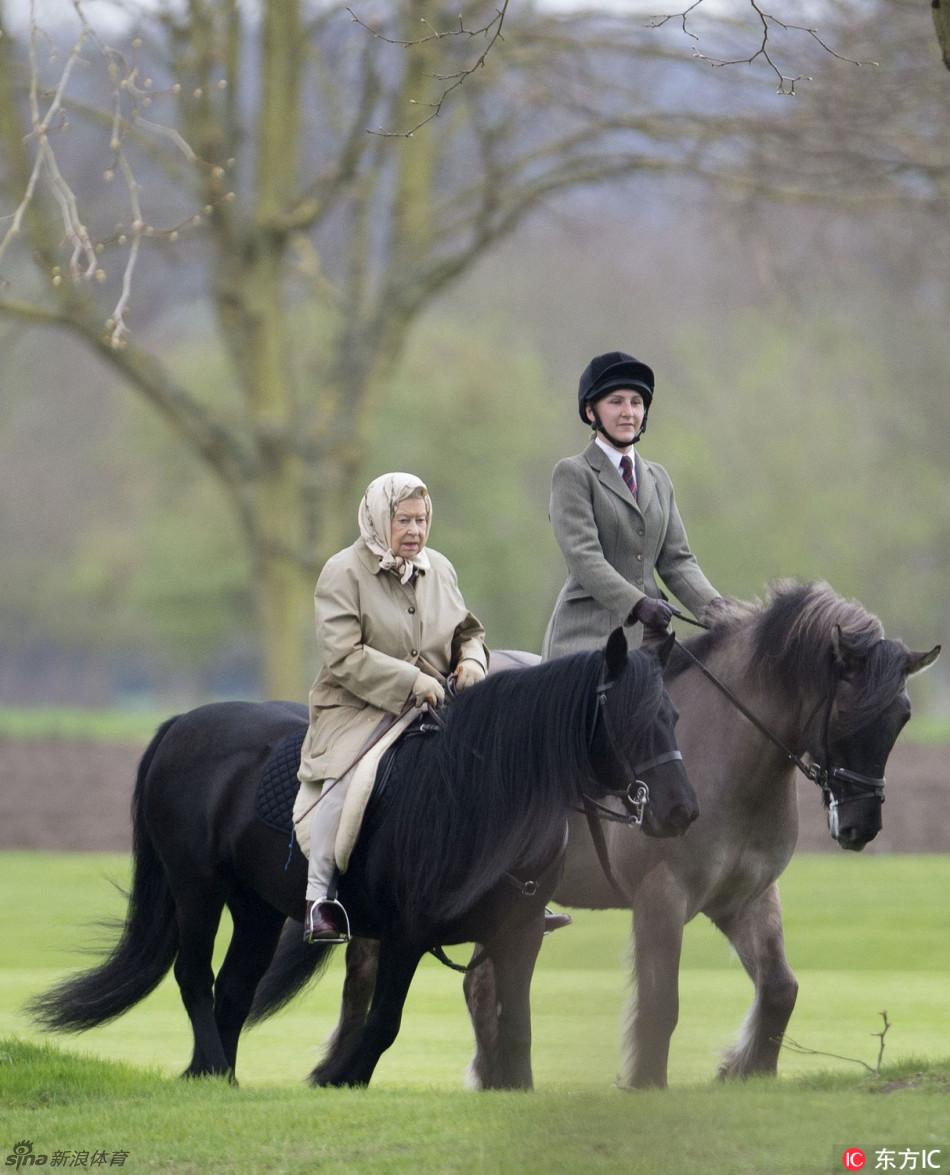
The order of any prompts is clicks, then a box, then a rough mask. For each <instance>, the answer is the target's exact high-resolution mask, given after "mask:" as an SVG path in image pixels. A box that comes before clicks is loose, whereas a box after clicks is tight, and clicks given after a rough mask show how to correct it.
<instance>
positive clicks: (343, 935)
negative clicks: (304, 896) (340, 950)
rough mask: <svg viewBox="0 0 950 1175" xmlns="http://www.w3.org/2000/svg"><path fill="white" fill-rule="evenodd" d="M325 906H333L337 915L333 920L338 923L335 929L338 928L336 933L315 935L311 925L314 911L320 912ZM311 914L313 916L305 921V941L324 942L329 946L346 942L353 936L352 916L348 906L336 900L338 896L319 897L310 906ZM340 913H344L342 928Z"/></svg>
mask: <svg viewBox="0 0 950 1175" xmlns="http://www.w3.org/2000/svg"><path fill="white" fill-rule="evenodd" d="M325 906H332V907H333V911H334V915H336V916H335V917H334V919H333V921H334V922H335V923H336V927H335V929H336V930H337V934H336V935H330V934H320V935H314V933H313V930H312V927H311V918H312V915H313V914H314V912H316V913H320V911H321V908H322V907H325ZM310 915H311V917H308V918H307V920H306V921H305V922H304V935H303V937H304V942H307V943H323V944H325V945H327V946H334V945H337V944H339V943H345V942H349V941H350V938H351V935H350V918H349V915H348V914H347V912H346V907H345V906H344V905H343V903H342V902H338V901H337V900H336V898H317V899H316V900H315V901H314V903H313V905H312V906H311V908H310ZM340 915H342V922H343V927H342V929H341V928H340V925H339V923H340V921H341V918H340Z"/></svg>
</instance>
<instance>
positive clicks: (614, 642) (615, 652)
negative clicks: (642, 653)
mask: <svg viewBox="0 0 950 1175" xmlns="http://www.w3.org/2000/svg"><path fill="white" fill-rule="evenodd" d="M604 661H605V663H606V667H607V680H608V681H613V679H614V678H615V677H619V676H620V674H621V673H623V671H624V669H625V668H626V665H627V637H626V635H625V633H624V631H623V629H622V628H615V629H614V630H613V632H612V633H611V634H610V636H609V637H608V638H607V648H606V649H604Z"/></svg>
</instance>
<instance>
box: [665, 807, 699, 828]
mask: <svg viewBox="0 0 950 1175" xmlns="http://www.w3.org/2000/svg"><path fill="white" fill-rule="evenodd" d="M698 815H699V809H698V808H697V807H696V806H695V804H691V805H690V806H689V807H687V805H686V804H677V805H676V807H675V808H674V809H673V811H672V812H671V813H670V823H671V824H672V825H673V827H674V828H677V829H679V831H680V832H685V831H686V829H687V828H689V826H690V825H691V824H692V823H693V821H694V820H695V819H696V817H697V816H698Z"/></svg>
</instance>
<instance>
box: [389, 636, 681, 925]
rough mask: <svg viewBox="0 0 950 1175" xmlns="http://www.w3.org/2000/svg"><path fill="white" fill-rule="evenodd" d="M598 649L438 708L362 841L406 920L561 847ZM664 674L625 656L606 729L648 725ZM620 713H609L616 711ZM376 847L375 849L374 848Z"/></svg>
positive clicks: (587, 760) (472, 894)
mask: <svg viewBox="0 0 950 1175" xmlns="http://www.w3.org/2000/svg"><path fill="white" fill-rule="evenodd" d="M602 663H603V653H602V652H594V653H576V654H572V655H569V656H566V657H560V658H557V659H556V660H554V661H549V662H546V663H544V664H541V665H537V666H534V667H532V668H527V669H518V670H511V671H507V672H502V673H497V674H492V675H490V676H489V677H488V678H486V679H485V681H483V682H482V683H481V684H479V685H478V686H475V687H473V688H471V689H468V690H466V691H465V692H464V693H463V694H461V695H460V696H459V697H458V698H457V699H456V700H455V701H454V702H453V703H452V704H451V705H450V706H448V707H447V708H446V710H445V711H443V713H444V715H445V728H444V730H443V731H442V733H440V734H438V735H434V736H432V737H431V738H429V739H426V740H420V741H424V745H423V746H422V747H421V748H420V750H419V753H417V754H416V755H415V756H414V758H413V762H412V771H411V775H409V776H408V777H407V778H406V781H405V785H404V786H401V787H398V788H397V789H395V793H394V795H393V796H392V799H391V801H390V807H389V811H388V813H387V816H386V819H385V820H384V821H383V822H382V823H381V825H380V827H379V830H378V832H377V834H376V836H375V837H374V838H373V851H374V856H375V859H376V862H377V868H379V869H380V870H382V871H383V872H388V873H390V875H392V862H393V861H394V860H396V859H399V860H404V861H405V862H406V865H407V867H406V868H405V869H404V870H403V869H398V870H396V871H395V876H394V884H395V888H396V894H395V897H396V899H397V901H398V903H399V909H400V914H401V916H402V917H403V918H404V919H406V921H407V923H408V924H409V925H410V926H416V927H419V926H422V925H425V924H427V923H428V924H431V923H432V922H438V923H444V922H447V921H451V920H452V919H454V918H456V917H458V916H459V915H461V914H463V913H464V912H465V911H466V910H468V909H470V908H471V907H472V906H473V905H474V904H475V903H476V902H477V901H478V899H479V898H481V897H482V896H484V895H485V894H486V893H487V892H488V891H489V890H490V889H492V888H493V887H494V886H495V885H497V884H498V882H499V881H500V880H501V878H502V877H503V876H504V874H505V873H506V872H508V871H509V870H511V869H513V868H515V867H516V866H517V865H518V864H519V863H520V864H522V865H532V864H536V865H540V864H541V863H542V861H543V858H544V857H545V856H546V855H549V854H550V852H551V851H552V850H553V849H555V848H556V847H557V846H558V844H559V843H560V840H561V837H562V835H563V827H564V819H565V815H566V812H565V809H566V807H567V805H568V804H570V803H571V802H572V801H574V800H577V799H578V798H579V796H580V792H581V790H582V788H583V787H584V785H585V784H587V783H590V782H591V780H592V778H593V768H592V763H591V748H590V736H591V727H592V719H593V713H594V706H595V695H594V691H595V687H596V685H597V682H598V679H599V676H600V670H601V665H602ZM662 696H663V682H662V677H661V674H660V669H659V664H658V662H657V661H656V659H655V658H654V657H651V656H648V655H645V654H643V653H640V652H637V653H634V654H632V655H630V656H628V657H627V663H626V666H625V668H624V671H623V673H622V674H621V675H620V677H619V678H618V679H617V681H616V683H615V685H614V687H613V689H612V690H611V692H610V695H609V699H610V701H609V705H610V706H611V708H614V707H622V713H623V716H624V718H623V723H622V724H621V723H619V722H618V721H616V720H615V721H614V727H615V728H616V734H617V735H618V736H621V737H622V738H623V740H624V742H625V743H626V742H628V740H629V741H630V742H631V743H632V742H633V741H635V739H636V737H637V735H638V734H640V733H642V731H643V730H644V729H645V727H646V726H647V725H648V724H650V723H651V722H652V721H654V719H655V716H656V713H657V709H658V707H659V704H660V699H661V698H662ZM616 712H620V711H619V710H615V713H616ZM377 851H378V854H379V855H378V856H376V853H377Z"/></svg>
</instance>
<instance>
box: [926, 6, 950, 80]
mask: <svg viewBox="0 0 950 1175" xmlns="http://www.w3.org/2000/svg"><path fill="white" fill-rule="evenodd" d="M930 7H931V10H932V12H933V17H934V27H935V28H936V30H937V41H938V42H939V44H940V52H941V53H942V54H943V63H944V65H945V66H946V67H947V69H950V0H931V5H930Z"/></svg>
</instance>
